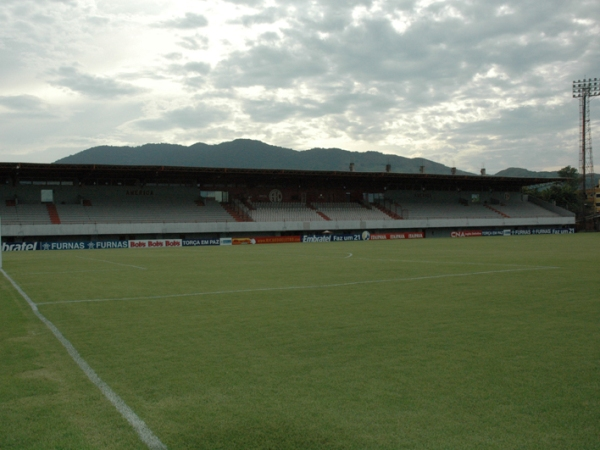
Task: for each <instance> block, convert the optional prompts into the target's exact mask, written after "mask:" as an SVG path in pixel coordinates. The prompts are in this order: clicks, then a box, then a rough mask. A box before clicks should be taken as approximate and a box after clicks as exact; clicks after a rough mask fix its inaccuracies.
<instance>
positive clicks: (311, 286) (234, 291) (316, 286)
mask: <svg viewBox="0 0 600 450" xmlns="http://www.w3.org/2000/svg"><path fill="white" fill-rule="evenodd" d="M547 269H558V267H533V268H524V269H505V270H488V271H485V272H465V273H450V274H444V275H429V276H425V277H410V278H387V279H383V280H365V281H350V282H348V283H335V284H316V285H307V286H283V287H270V288H256V289H236V290H230V291H209V292H192V293H189V294H169V295H152V296H148V297H123V298H95V299H87V300H62V301H58V302H42V303H37V305H38V306H39V305H58V304H63V303H88V302H115V301H129V300H156V299H165V298H178V297H194V296H198V295H218V294H240V293H248V292H265V291H289V290H296V289H324V288H333V287H343V286H355V285H357V284H377V283H390V282H394V281H418V280H432V279H436V278H451V277H468V276H470V275H487V274H494V273H507V272H524V271H531V270H547Z"/></svg>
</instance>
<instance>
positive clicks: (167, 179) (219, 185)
mask: <svg viewBox="0 0 600 450" xmlns="http://www.w3.org/2000/svg"><path fill="white" fill-rule="evenodd" d="M0 180H2V182H3V183H11V184H18V183H19V182H22V181H30V182H36V181H38V182H44V181H45V182H49V181H50V182H58V181H60V182H64V181H67V182H73V183H74V184H82V185H93V184H98V185H102V184H105V185H123V186H135V185H144V184H148V183H160V184H187V185H194V186H199V187H201V188H206V189H207V190H220V189H222V190H225V188H227V187H239V186H248V187H256V186H277V187H282V188H286V187H289V188H292V187H294V188H297V187H303V188H316V187H322V188H343V189H348V190H352V189H362V190H364V192H382V191H384V190H391V189H401V190H422V189H425V190H457V189H460V190H474V191H477V190H494V191H513V192H514V191H518V190H520V189H521V188H522V187H523V186H531V185H537V184H546V183H552V182H558V181H564V179H563V178H520V177H495V176H477V175H450V174H448V175H434V174H408V173H386V172H349V171H347V172H343V171H316V170H315V171H310V170H280V169H235V168H211V167H173V166H131V165H91V164H77V165H68V164H30V163H0Z"/></svg>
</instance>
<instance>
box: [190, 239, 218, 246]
mask: <svg viewBox="0 0 600 450" xmlns="http://www.w3.org/2000/svg"><path fill="white" fill-rule="evenodd" d="M206 245H221V239H219V238H212V239H182V241H181V246H182V247H201V246H202V247H203V246H206Z"/></svg>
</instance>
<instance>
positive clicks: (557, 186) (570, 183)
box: [523, 166, 583, 213]
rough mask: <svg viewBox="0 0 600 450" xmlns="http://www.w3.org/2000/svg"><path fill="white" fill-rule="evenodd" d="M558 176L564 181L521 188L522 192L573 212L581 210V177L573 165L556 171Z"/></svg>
mask: <svg viewBox="0 0 600 450" xmlns="http://www.w3.org/2000/svg"><path fill="white" fill-rule="evenodd" d="M558 176H559V177H561V178H566V180H565V181H561V182H559V183H553V184H552V185H550V186H547V185H545V186H541V187H540V186H538V187H533V188H523V193H525V194H529V195H532V196H534V197H537V198H539V199H541V200H544V201H546V202H550V203H555V204H556V205H557V206H560V207H561V208H565V209H568V210H569V211H571V212H574V213H580V212H581V206H582V202H583V197H582V195H581V192H579V183H580V179H581V177H580V176H579V172H578V171H577V169H576V168H575V167H571V166H567V167H563V168H562V169H560V170H559V171H558Z"/></svg>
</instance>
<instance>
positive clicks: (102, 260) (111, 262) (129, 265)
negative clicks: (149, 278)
mask: <svg viewBox="0 0 600 450" xmlns="http://www.w3.org/2000/svg"><path fill="white" fill-rule="evenodd" d="M76 258H79V259H87V260H88V261H100V262H105V263H108V264H115V265H117V266H125V267H133V268H135V269H140V270H147V269H146V268H145V267H140V266H134V265H131V264H121V263H117V262H113V261H107V260H105V259H96V258H84V257H83V256H76Z"/></svg>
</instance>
